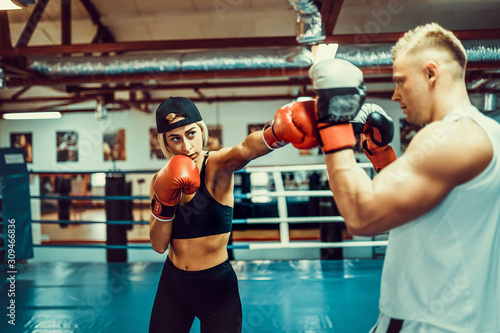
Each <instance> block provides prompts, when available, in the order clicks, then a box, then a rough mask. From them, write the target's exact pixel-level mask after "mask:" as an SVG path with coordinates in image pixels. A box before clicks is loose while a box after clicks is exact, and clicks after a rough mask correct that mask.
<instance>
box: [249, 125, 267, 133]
mask: <svg viewBox="0 0 500 333" xmlns="http://www.w3.org/2000/svg"><path fill="white" fill-rule="evenodd" d="M264 125H265V124H248V134H250V133H253V132H255V131H260V130H262V129H263V128H264Z"/></svg>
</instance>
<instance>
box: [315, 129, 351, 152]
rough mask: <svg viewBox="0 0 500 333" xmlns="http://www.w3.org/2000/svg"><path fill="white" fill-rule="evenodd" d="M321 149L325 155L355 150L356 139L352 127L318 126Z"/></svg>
mask: <svg viewBox="0 0 500 333" xmlns="http://www.w3.org/2000/svg"><path fill="white" fill-rule="evenodd" d="M318 132H319V136H320V139H321V148H322V149H323V152H324V153H325V154H331V153H335V152H337V151H340V150H344V149H354V145H355V144H356V138H355V137H354V130H353V129H352V125H351V124H349V123H346V124H338V125H333V124H318Z"/></svg>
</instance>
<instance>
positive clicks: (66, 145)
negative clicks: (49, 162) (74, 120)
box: [56, 131, 78, 162]
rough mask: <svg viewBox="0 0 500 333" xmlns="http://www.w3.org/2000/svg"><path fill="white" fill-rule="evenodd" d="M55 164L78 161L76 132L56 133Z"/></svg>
mask: <svg viewBox="0 0 500 333" xmlns="http://www.w3.org/2000/svg"><path fill="white" fill-rule="evenodd" d="M56 152H57V162H77V161H78V133H77V132H76V131H64V132H63V131H61V132H56Z"/></svg>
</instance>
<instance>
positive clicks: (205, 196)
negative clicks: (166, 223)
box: [171, 152, 233, 239]
mask: <svg viewBox="0 0 500 333" xmlns="http://www.w3.org/2000/svg"><path fill="white" fill-rule="evenodd" d="M207 158H208V152H207V154H206V155H205V159H204V160H203V165H202V167H201V172H200V188H199V189H198V191H197V192H196V194H195V195H194V197H193V198H192V199H191V200H190V201H188V202H187V203H186V204H184V205H178V206H177V211H176V213H175V218H174V221H173V225H172V236H171V238H172V239H187V238H197V237H204V236H211V235H218V234H223V233H226V232H230V231H231V226H232V222H233V207H230V206H225V205H221V204H220V203H218V202H217V201H215V199H214V198H213V197H212V195H211V194H210V193H209V192H208V189H207V187H206V186H205V164H206V162H207Z"/></svg>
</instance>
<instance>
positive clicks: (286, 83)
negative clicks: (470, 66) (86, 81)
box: [66, 78, 392, 94]
mask: <svg viewBox="0 0 500 333" xmlns="http://www.w3.org/2000/svg"><path fill="white" fill-rule="evenodd" d="M391 82H392V79H391ZM310 83H311V80H309V78H291V79H284V80H264V81H255V80H252V81H225V82H189V83H172V84H132V85H128V86H125V85H121V86H115V87H102V88H89V87H80V86H70V87H68V88H67V89H66V92H68V93H78V94H97V93H113V92H115V91H127V90H130V91H133V90H148V91H149V90H151V91H158V90H182V89H218V88H251V87H293V86H302V85H304V84H310Z"/></svg>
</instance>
